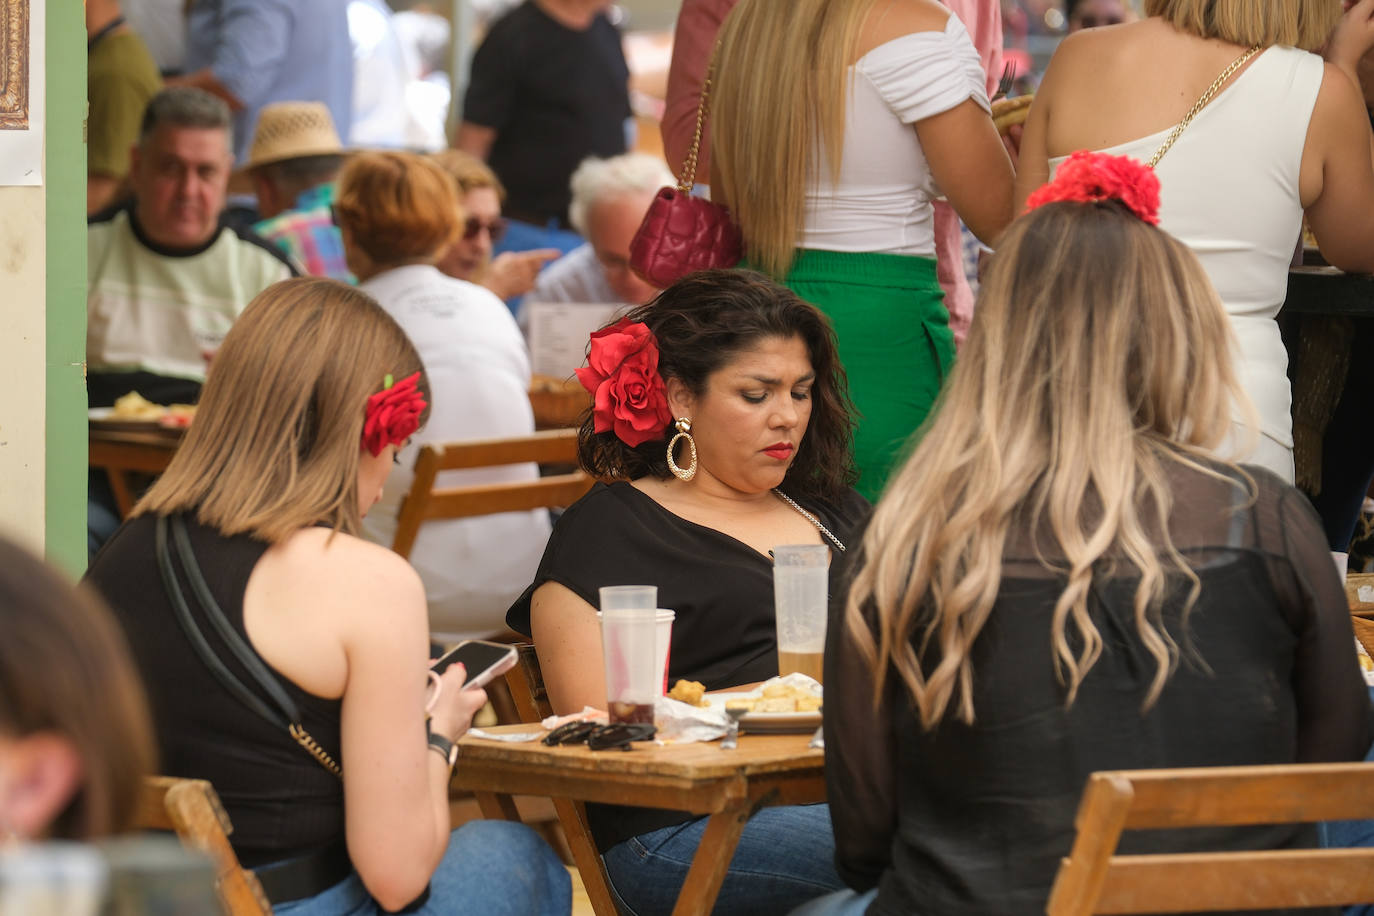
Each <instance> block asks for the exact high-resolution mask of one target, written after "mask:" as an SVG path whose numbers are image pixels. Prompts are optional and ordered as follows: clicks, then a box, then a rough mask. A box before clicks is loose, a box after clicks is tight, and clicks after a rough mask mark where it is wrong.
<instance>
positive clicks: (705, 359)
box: [578, 270, 857, 500]
mask: <svg viewBox="0 0 1374 916" xmlns="http://www.w3.org/2000/svg"><path fill="white" fill-rule="evenodd" d="M628 317H629V318H630V319H631V320H632V321H642V322H644V323H645V324H646V325H648V327H649V329H650V330H651V331H653V332H654V337H655V338H656V339H657V341H658V351H659V355H658V369H659V374H661V375H662V376H663V378H664V380H665V381H666V380H667V379H670V378H676V379H677V380H678V381H680V382H682V383H683V384H684V385H686V386H687V387H688V388H689V389H690V390H691V391H692V393H693V394H695V395H698V396H699V395H701V394H703V393H704V392H705V391H706V380H707V378H708V377H709V376H710V375H711V374H712V373H714V372H716V371H718V370H719V369H721V368H722V367H724V366H725V365H726V364H727V363H729V362H730V361H731V360H732V359H734V358H735V357H736V356H737V355H739V354H740V353H741V352H742V351H744V350H747V349H749V348H750V347H752V346H754V345H756V344H757V343H759V342H760V341H761V340H763V339H765V338H769V337H782V338H789V337H800V338H801V339H802V341H803V342H804V343H805V344H806V351H807V355H808V356H809V357H810V359H811V368H812V369H814V370H815V372H816V382H815V385H814V386H813V387H812V389H811V398H812V408H811V421H810V423H809V425H808V426H807V429H806V435H805V436H803V437H802V441H801V445H800V446H799V447H798V448H797V455H796V458H795V459H794V460H793V461H792V466H791V467H790V468H788V470H787V476H786V477H785V478H784V479H783V485H782V486H783V489H784V490H785V491H786V492H787V493H788V494H790V495H792V496H800V497H809V498H813V499H822V500H834V499H835V498H837V497H838V496H839V495H840V493H841V492H842V491H843V490H844V489H845V488H847V487H850V486H852V485H853V483H854V481H855V480H856V479H857V473H856V472H855V470H854V455H853V449H852V440H853V427H854V420H853V414H854V407H853V405H852V404H851V403H850V400H849V384H848V381H847V380H846V378H845V374H844V367H843V366H841V365H840V358H839V355H838V352H837V350H836V346H835V332H834V330H833V329H832V328H831V327H830V321H829V319H827V318H826V317H825V316H824V315H823V314H821V312H820V311H819V310H818V309H817V308H816V307H815V306H813V305H809V304H808V303H806V302H803V301H802V300H801V299H800V298H798V296H797V294H796V293H794V292H792V291H791V290H790V289H788V288H787V287H785V286H782V285H780V284H778V283H775V282H773V281H772V280H770V279H768V278H767V277H765V276H764V275H763V274H759V273H755V272H753V271H748V270H704V271H700V272H698V273H694V274H689V275H687V276H686V277H684V278H682V279H681V280H679V281H677V282H676V283H674V284H673V285H672V286H670V287H668V288H667V289H665V290H664V291H663V292H661V293H660V294H659V295H658V298H656V299H654V301H652V302H650V303H649V304H648V305H642V306H640V307H639V308H636V309H634V310H633V311H631V312H630V313H629V315H628ZM671 429H672V426H671V424H670V425H669V426H666V427H664V430H663V435H662V436H661V437H660V438H658V439H655V440H652V441H650V442H645V443H643V444H641V445H640V446H638V447H637V448H631V447H630V446H628V445H626V444H625V443H624V442H623V441H621V440H620V439H619V438H618V437H617V436H616V435H615V433H613V432H605V433H597V432H595V431H594V430H593V418H592V412H591V410H590V409H589V410H588V411H587V412H586V413H584V414H583V416H582V428H581V430H579V432H578V455H579V458H580V460H581V463H582V466H583V467H584V468H585V469H586V470H587V471H588V473H590V474H592V475H594V476H596V477H599V478H602V479H612V478H622V479H629V480H634V479H636V478H639V477H643V476H645V475H646V474H647V475H651V476H653V477H658V478H667V477H668V476H669V471H668V459H667V438H668V435H669V432H670V431H671Z"/></svg>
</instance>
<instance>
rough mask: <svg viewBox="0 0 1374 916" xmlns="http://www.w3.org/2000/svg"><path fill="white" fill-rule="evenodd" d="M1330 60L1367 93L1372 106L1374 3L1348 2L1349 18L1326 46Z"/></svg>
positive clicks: (1349, 0) (1367, 100)
mask: <svg viewBox="0 0 1374 916" xmlns="http://www.w3.org/2000/svg"><path fill="white" fill-rule="evenodd" d="M1326 59H1327V60H1328V61H1330V62H1331V63H1333V64H1335V65H1336V66H1337V67H1340V68H1341V71H1342V72H1344V73H1345V75H1346V76H1348V77H1350V80H1351V82H1353V83H1355V85H1357V86H1360V87H1361V89H1363V90H1364V97H1365V104H1366V105H1367V104H1369V103H1370V101H1371V98H1370V90H1371V89H1374V85H1371V84H1372V83H1374V0H1359V2H1351V0H1346V12H1345V16H1344V17H1343V18H1342V19H1341V24H1340V25H1339V26H1337V27H1336V33H1335V34H1334V35H1333V36H1331V42H1330V44H1328V45H1327V46H1326ZM1362 77H1363V78H1364V79H1362Z"/></svg>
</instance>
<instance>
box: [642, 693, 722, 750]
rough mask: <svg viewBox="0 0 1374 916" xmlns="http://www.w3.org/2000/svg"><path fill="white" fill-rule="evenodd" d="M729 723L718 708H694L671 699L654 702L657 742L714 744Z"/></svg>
mask: <svg viewBox="0 0 1374 916" xmlns="http://www.w3.org/2000/svg"><path fill="white" fill-rule="evenodd" d="M729 724H730V720H729V718H728V717H727V716H726V715H725V710H724V709H722V708H720V707H718V706H693V705H692V704H690V703H683V702H682V701H680V700H674V699H672V698H671V697H659V698H658V699H657V700H655V701H654V725H656V726H657V727H658V735H657V737H658V740H660V741H665V742H666V741H671V742H673V743H674V744H690V743H692V742H694V741H714V740H716V739H717V738H723V737H725V731H726V729H727V728H728V727H729Z"/></svg>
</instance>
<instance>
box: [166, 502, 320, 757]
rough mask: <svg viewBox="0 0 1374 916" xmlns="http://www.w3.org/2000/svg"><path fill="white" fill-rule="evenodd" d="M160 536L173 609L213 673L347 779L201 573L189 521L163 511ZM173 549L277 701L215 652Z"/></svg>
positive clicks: (217, 624) (220, 631) (237, 652)
mask: <svg viewBox="0 0 1374 916" xmlns="http://www.w3.org/2000/svg"><path fill="white" fill-rule="evenodd" d="M169 527H170V528H171V529H172V544H170V545H169V544H168V540H167V529H168V528H169ZM156 539H157V565H158V571H159V572H160V573H161V574H162V585H163V588H164V589H165V590H166V592H167V597H168V598H169V599H171V602H172V608H173V610H174V611H175V612H176V618H177V623H179V624H180V625H181V629H182V632H183V633H185V634H186V638H187V640H189V641H190V643H191V645H192V647H194V648H195V650H196V654H197V655H199V656H200V659H201V661H203V662H204V663H205V666H206V667H207V668H209V669H210V673H211V674H213V675H214V676H215V679H216V680H218V681H219V682H220V684H221V685H222V686H223V687H224V688H225V689H226V690H228V691H229V693H230V694H231V695H232V696H233V697H234V698H235V699H237V700H238V701H239V702H241V703H243V704H244V705H245V706H247V707H248V708H249V709H251V710H252V711H253V712H255V713H257V714H258V715H260V716H262V717H263V718H264V719H266V720H267V721H268V722H271V723H272V724H273V725H276V726H278V727H279V728H284V729H285V730H286V731H287V733H288V734H290V735H291V738H292V739H293V740H294V741H295V742H296V743H297V744H299V745H300V746H301V747H303V748H305V750H306V752H307V753H308V754H310V756H311V757H314V758H315V760H316V761H317V762H318V763H319V764H320V766H322V767H324V768H325V769H326V770H328V771H329V772H331V773H333V774H334V775H335V776H337V777H339V778H340V779H342V778H343V771H342V770H341V769H340V768H339V765H338V764H337V763H335V762H334V758H332V757H330V756H329V754H328V752H326V751H325V750H324V748H322V747H320V745H319V743H318V742H316V741H315V739H314V738H312V737H310V733H309V732H307V731H306V730H305V727H304V726H303V725H301V724H300V722H301V715H300V710H299V708H298V707H297V706H296V703H295V701H294V700H292V699H291V696H290V695H289V694H288V693H287V692H286V690H285V689H283V688H282V685H281V683H280V682H279V681H278V680H277V678H276V677H275V676H273V674H272V672H270V671H269V670H267V666H266V665H265V664H263V661H262V659H261V658H259V657H258V654H257V653H256V652H254V651H253V648H252V646H250V645H248V642H247V641H246V640H245V639H244V638H243V637H242V636H240V635H239V634H238V632H237V631H236V630H235V629H234V628H233V627H232V626H231V625H230V624H229V621H228V619H227V618H226V617H225V616H224V611H223V610H221V609H220V606H219V602H217V601H216V600H215V596H214V595H212V594H211V593H210V587H209V586H208V585H207V584H206V582H205V577H204V576H203V575H202V574H201V571H200V565H199V564H198V563H197V562H196V555H195V552H194V551H193V550H192V548H191V538H190V535H188V534H187V532H186V520H185V519H183V518H182V517H181V516H179V515H178V516H173V517H172V518H171V519H170V520H169V519H168V518H167V516H159V517H158V520H157V533H156ZM173 554H175V556H176V560H177V561H178V563H179V564H180V566H181V569H182V572H183V573H184V575H185V576H186V581H187V582H189V583H190V585H191V594H192V595H193V596H194V597H195V599H196V602H197V603H198V604H199V605H200V606H201V609H202V610H203V611H204V613H205V616H206V619H208V620H209V621H210V624H211V626H212V627H213V629H214V631H215V634H216V635H217V636H218V637H219V638H220V640H221V641H223V642H224V644H225V645H227V646H228V647H229V651H230V652H232V653H233V655H234V657H235V658H236V659H237V660H238V662H239V664H241V665H242V666H243V667H244V669H245V670H247V671H248V673H249V674H250V675H251V676H252V678H253V680H254V681H256V682H257V685H258V687H259V688H261V689H262V691H263V692H264V693H266V694H267V696H268V697H269V698H270V699H271V700H272V705H268V704H267V703H265V702H263V700H262V698H261V697H259V696H258V695H257V694H256V693H254V692H253V691H251V690H249V689H248V687H247V686H245V685H244V683H243V682H242V681H240V680H239V679H238V678H237V677H235V676H234V673H233V672H232V671H230V670H229V668H228V666H226V665H225V664H224V662H223V661H222V660H221V659H220V657H219V656H218V655H217V654H215V650H214V649H213V648H211V647H210V643H209V641H208V640H207V639H206V638H205V634H204V632H202V630H201V628H200V625H199V624H198V623H196V619H195V617H194V616H193V615H192V614H191V608H190V605H189V604H188V603H187V601H186V595H185V594H184V593H183V592H182V590H181V582H180V581H179V580H178V578H177V573H176V569H175V568H174V566H173V563H172V558H173ZM273 707H275V708H273Z"/></svg>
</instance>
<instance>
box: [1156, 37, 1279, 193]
mask: <svg viewBox="0 0 1374 916" xmlns="http://www.w3.org/2000/svg"><path fill="white" fill-rule="evenodd" d="M1259 51H1260V46H1259V45H1254V46H1252V47H1251V48H1250V49H1249V50H1247V51H1246V52H1245V53H1244V54H1242V55H1241V56H1240V57H1237V58H1236V59H1235V60H1233V61H1231V63H1230V64H1229V65H1228V66H1227V67H1226V69H1225V70H1223V71H1221V75H1220V76H1218V77H1217V78H1216V79H1214V80H1212V85H1210V86H1208V87H1207V88H1206V89H1205V90H1203V93H1202V95H1201V96H1199V97H1198V100H1197V103H1196V104H1194V105H1193V107H1192V108H1190V109H1188V113H1187V114H1186V115H1184V116H1183V120H1182V121H1179V122H1178V124H1176V125H1175V126H1174V129H1173V130H1172V131H1171V132H1170V133H1169V136H1168V137H1167V138H1166V139H1165V141H1164V143H1163V144H1162V145H1161V146H1160V147H1159V149H1157V150H1155V154H1154V155H1153V156H1151V157H1150V161H1149V162H1147V163H1146V165H1148V166H1149V167H1150V168H1154V167H1155V166H1157V165H1159V160H1161V159H1163V158H1164V154H1165V153H1167V152H1168V151H1169V150H1170V149H1171V148H1172V147H1173V145H1174V143H1175V142H1177V140H1178V138H1179V137H1181V136H1183V131H1184V130H1186V129H1187V127H1188V125H1189V124H1192V123H1193V119H1194V118H1196V117H1197V116H1198V113H1199V112H1200V111H1202V109H1204V108H1206V107H1207V103H1208V102H1210V101H1212V96H1214V95H1216V94H1217V90H1219V89H1220V88H1221V87H1222V86H1223V85H1224V84H1225V83H1226V81H1227V80H1228V79H1230V78H1231V74H1233V73H1235V72H1236V71H1237V70H1239V69H1240V68H1241V67H1243V66H1245V62H1246V61H1247V60H1249V59H1250V58H1252V57H1254V56H1255V55H1256V54H1258V53H1259Z"/></svg>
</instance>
